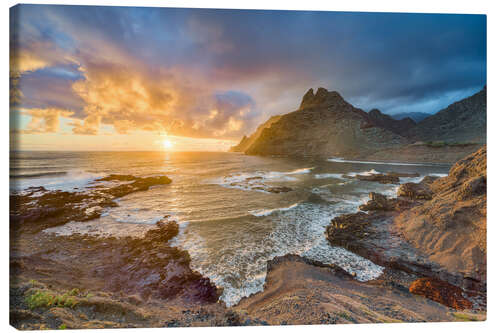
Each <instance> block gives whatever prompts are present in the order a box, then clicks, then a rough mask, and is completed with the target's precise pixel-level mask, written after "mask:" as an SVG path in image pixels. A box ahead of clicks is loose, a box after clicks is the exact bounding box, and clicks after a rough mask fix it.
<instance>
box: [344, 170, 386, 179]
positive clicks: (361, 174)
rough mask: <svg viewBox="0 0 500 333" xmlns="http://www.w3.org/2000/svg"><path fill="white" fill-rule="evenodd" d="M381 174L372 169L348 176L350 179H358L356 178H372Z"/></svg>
mask: <svg viewBox="0 0 500 333" xmlns="http://www.w3.org/2000/svg"><path fill="white" fill-rule="evenodd" d="M379 173H380V172H378V171H377V170H375V169H371V170H368V171H362V172H349V173H348V174H347V175H348V176H350V177H356V176H371V175H376V174H379Z"/></svg>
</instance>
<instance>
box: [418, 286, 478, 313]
mask: <svg viewBox="0 0 500 333" xmlns="http://www.w3.org/2000/svg"><path fill="white" fill-rule="evenodd" d="M410 292H411V293H413V294H415V295H421V296H424V297H427V298H429V299H431V300H433V301H436V302H438V303H441V304H444V305H446V306H448V307H451V308H454V309H456V310H465V309H470V308H472V302H471V301H469V300H468V299H466V298H465V297H464V296H463V295H462V293H463V291H462V289H460V288H458V287H456V286H454V285H451V284H449V283H447V282H445V281H441V280H438V279H432V278H420V279H418V280H415V281H413V283H412V284H411V285H410Z"/></svg>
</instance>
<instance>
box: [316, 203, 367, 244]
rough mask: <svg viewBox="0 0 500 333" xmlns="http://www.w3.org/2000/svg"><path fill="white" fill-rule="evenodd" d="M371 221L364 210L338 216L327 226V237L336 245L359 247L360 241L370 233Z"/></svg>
mask: <svg viewBox="0 0 500 333" xmlns="http://www.w3.org/2000/svg"><path fill="white" fill-rule="evenodd" d="M370 223H371V222H370V220H369V216H368V214H366V213H363V212H358V213H354V214H345V215H341V216H337V217H335V218H334V219H333V220H332V222H331V223H330V224H329V225H328V226H327V227H326V237H327V239H328V241H330V243H331V244H332V245H334V246H342V247H345V248H347V249H353V248H357V247H358V243H359V242H360V241H362V239H363V238H365V237H366V236H368V235H369V231H368V226H369V225H370Z"/></svg>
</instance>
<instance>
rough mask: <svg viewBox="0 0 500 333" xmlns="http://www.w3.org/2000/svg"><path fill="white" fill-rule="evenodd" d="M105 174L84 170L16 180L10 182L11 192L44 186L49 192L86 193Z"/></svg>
mask: <svg viewBox="0 0 500 333" xmlns="http://www.w3.org/2000/svg"><path fill="white" fill-rule="evenodd" d="M105 175H106V174H104V173H92V172H87V171H83V170H70V171H65V172H57V173H52V174H46V175H44V176H40V177H39V178H35V177H28V178H14V179H11V180H10V190H11V192H22V191H24V190H26V189H27V188H29V187H39V186H43V187H44V188H45V189H47V190H49V191H56V190H60V191H66V192H77V191H85V190H86V187H88V186H89V185H91V183H92V182H93V181H94V180H96V179H97V178H100V177H103V176H105Z"/></svg>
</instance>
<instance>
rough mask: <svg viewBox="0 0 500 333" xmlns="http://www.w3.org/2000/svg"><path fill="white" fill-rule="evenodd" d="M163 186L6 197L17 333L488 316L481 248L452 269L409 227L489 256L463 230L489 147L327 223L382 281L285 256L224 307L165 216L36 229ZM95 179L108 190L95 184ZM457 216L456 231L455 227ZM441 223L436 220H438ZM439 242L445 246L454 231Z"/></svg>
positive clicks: (131, 181) (481, 193)
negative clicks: (76, 228) (132, 231)
mask: <svg viewBox="0 0 500 333" xmlns="http://www.w3.org/2000/svg"><path fill="white" fill-rule="evenodd" d="M411 176H415V177H416V176H418V175H416V174H378V175H373V177H372V176H363V177H356V178H357V180H359V181H376V182H382V183H390V184H398V183H399V182H400V177H401V178H404V177H411ZM167 179H168V178H167V177H165V178H162V177H146V178H139V177H134V176H127V175H111V176H108V177H105V178H102V179H99V180H98V181H97V182H96V184H95V185H94V186H93V187H92V188H90V189H89V190H88V191H86V192H84V193H78V192H61V191H47V190H45V189H43V188H36V189H30V190H29V191H27V192H26V193H22V194H18V196H17V197H12V196H11V199H12V198H14V200H13V201H11V227H13V228H14V229H13V230H15V232H14V233H13V234H11V235H15V237H13V238H12V239H11V240H12V241H11V257H10V279H11V282H10V293H11V295H10V304H11V306H10V318H11V324H12V325H13V326H14V327H16V328H20V329H45V328H53V329H54V328H106V327H172V326H174V327H176V326H231V325H287V324H337V323H369V322H371V323H374V322H424V321H457V320H458V321H463V320H471V321H476V320H485V318H486V297H485V296H486V276H485V272H486V266H485V265H486V263H485V261H484V262H482V261H480V260H479V261H477V263H476V262H474V260H476V258H478V257H480V256H481V253H482V252H479V254H477V253H476V252H474V253H476V254H475V255H469V256H467V255H465V257H464V258H465V262H466V264H467V265H465V266H466V267H458V266H457V265H456V263H455V264H454V265H455V266H453V265H447V264H446V263H447V262H446V259H447V258H449V256H445V257H443V258H440V257H439V253H437V254H436V253H433V252H432V251H429V247H428V246H427V243H426V242H425V240H423V239H419V238H418V237H415V232H414V231H413V230H412V228H407V227H408V226H411V223H412V222H411V221H414V220H418V219H416V217H418V216H423V217H424V220H425V221H426V222H425V223H421V225H420V229H418V228H417V229H416V230H417V231H418V232H417V234H420V233H422V232H427V233H433V234H438V235H441V234H443V233H439V232H438V231H439V230H441V231H442V230H448V229H449V228H454V229H453V230H454V231H453V232H455V233H457V234H461V233H460V231H461V230H462V231H463V230H467V232H468V233H467V235H468V236H467V237H469V236H470V239H469V238H466V239H459V240H457V242H459V243H461V242H466V243H469V244H470V243H471V242H472V243H473V244H474V245H477V249H479V250H481V249H482V248H484V249H485V247H484V244H483V239H482V237H483V236H484V235H483V234H481V230H482V229H481V223H479V225H478V224H477V223H472V222H470V223H469V222H468V221H472V220H474V221H475V219H477V217H478V214H479V215H480V214H483V213H484V214H485V202H486V200H485V199H486V148H485V147H484V148H482V149H481V150H480V151H478V152H477V153H475V154H474V155H471V156H470V157H467V158H466V159H464V160H463V161H460V162H458V163H457V164H456V165H455V166H454V167H453V168H452V169H451V170H450V175H449V176H448V177H445V178H439V179H437V178H435V177H425V178H424V179H423V180H422V181H421V182H420V183H405V184H402V185H400V187H399V190H398V196H397V197H396V198H387V197H385V196H383V195H381V194H378V193H370V200H369V201H368V202H367V203H365V204H363V205H362V206H360V211H359V212H357V213H354V214H347V215H342V216H338V217H335V218H334V219H333V220H332V223H331V224H330V225H329V226H328V227H327V228H326V231H325V236H326V237H327V239H328V240H329V241H330V243H331V244H332V245H333V246H342V247H345V248H347V249H348V250H350V251H352V252H354V253H357V254H359V255H361V256H363V257H365V258H367V259H369V260H371V261H373V262H374V263H376V264H378V265H381V266H384V272H383V274H382V275H381V276H379V277H378V278H377V279H375V280H372V281H368V282H359V281H357V280H356V279H354V277H353V276H352V275H350V274H349V273H347V272H346V271H344V270H342V269H341V268H339V267H336V266H332V265H325V264H322V263H320V262H315V261H312V260H308V259H305V258H302V257H299V256H296V255H286V256H283V257H276V258H274V259H273V260H270V261H269V262H268V266H267V276H266V280H265V287H264V291H262V292H259V293H257V294H254V295H251V296H249V297H247V298H244V299H242V300H241V301H240V302H239V303H238V304H237V305H235V306H232V307H230V308H227V307H226V305H225V304H224V303H223V302H221V301H219V300H218V298H219V295H220V294H221V290H220V289H219V288H217V287H216V286H215V285H214V284H213V283H212V282H211V281H210V280H209V279H208V278H206V277H203V276H202V275H201V274H199V273H198V272H196V271H193V270H192V269H191V268H190V265H189V263H190V260H191V259H190V257H189V254H188V253H187V252H186V251H183V250H180V249H178V248H176V247H172V246H169V241H170V240H171V239H172V238H173V237H175V236H176V235H177V233H178V226H177V224H176V223H175V222H174V221H172V220H171V219H170V218H169V217H168V216H166V217H165V219H164V220H163V221H161V222H159V223H158V224H157V226H156V227H154V228H151V229H149V231H147V232H145V234H144V235H143V236H142V237H121V238H117V237H97V236H91V235H86V234H73V235H71V236H61V235H55V234H51V233H45V232H41V230H44V229H46V228H49V227H53V226H57V225H61V224H63V223H65V221H69V220H76V221H82V222H83V221H87V220H88V219H92V218H94V217H93V216H99V214H100V212H101V210H102V208H103V207H108V205H112V203H114V201H113V199H114V198H117V197H121V196H123V195H126V194H128V193H133V192H134V191H141V190H147V189H148V188H149V187H150V186H157V185H161V186H163V185H168V184H169V183H170V180H169V179H168V180H167ZM100 182H108V183H107V185H109V186H108V187H106V188H104V187H100V186H99V183H100ZM67 199H68V200H67ZM69 199H71V200H69ZM51 200H55V201H59V200H60V201H61V202H62V203H64V204H61V205H58V206H56V207H55V208H53V207H51V206H50V205H48V203H50V202H52V201H51ZM42 203H46V205H43V204H42ZM457 205H458V206H457ZM483 206H484V207H483ZM432 207H445V208H446V211H447V212H452V213H451V215H450V216H441V215H439V214H436V212H433V211H432V209H433V208H432ZM89 208H90V212H91V213H90V214H89ZM465 213H466V214H465ZM96 214H97V215H96ZM457 216H458V217H460V224H459V225H457V226H456V225H450V223H451V222H452V221H456V220H457ZM436 217H437V221H438V222H439V223H433V221H434V219H436ZM408 221H410V222H408ZM446 221H448V222H446ZM480 221H483V220H480ZM409 223H410V224H409ZM471 223H472V224H471ZM484 223H485V219H484ZM405 226H406V227H405ZM422 228H424V229H422ZM457 228H458V229H457ZM464 228H465V229H464ZM474 228H476V229H474ZM477 230H479V232H478V231H477ZM444 236H446V237H447V239H448V240H447V242H448V245H449V244H450V235H449V233H448V234H445V235H444ZM451 244H453V242H452V243H451ZM469 248H470V247H469ZM469 248H465V249H463V251H464V253H465V254H467V253H469V252H470V253H472V254H474V253H473V251H472V252H471V251H469V252H467V251H468V249H469ZM464 253H459V254H458V255H460V256H462V255H464ZM484 257H485V252H484ZM471 262H472V264H474V263H475V264H476V265H475V266H474V265H472V264H471V265H472V266H471V265H469V264H470V263H471ZM481 265H484V267H483V266H481ZM469 266H471V267H469Z"/></svg>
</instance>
